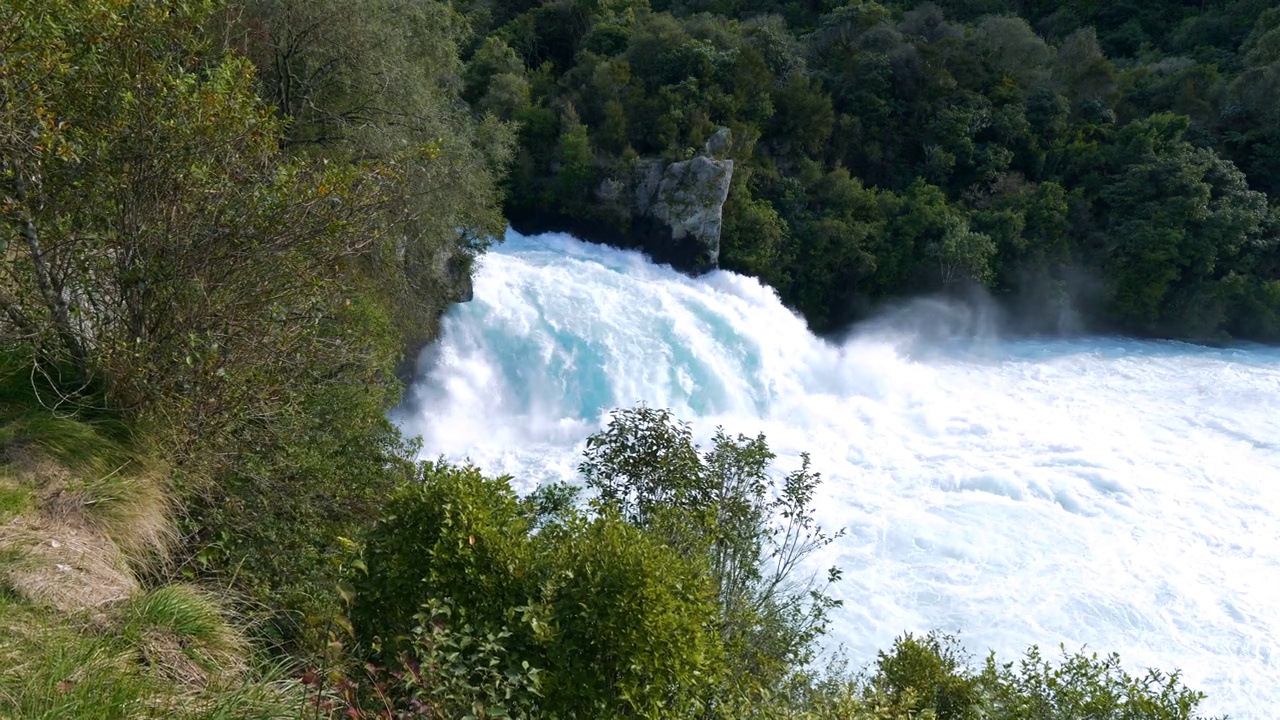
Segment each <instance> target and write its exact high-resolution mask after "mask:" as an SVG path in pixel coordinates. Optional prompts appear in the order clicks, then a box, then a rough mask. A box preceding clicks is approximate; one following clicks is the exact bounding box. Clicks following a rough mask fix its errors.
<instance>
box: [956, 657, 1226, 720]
mask: <svg viewBox="0 0 1280 720" xmlns="http://www.w3.org/2000/svg"><path fill="white" fill-rule="evenodd" d="M1062 654H1063V657H1062V660H1061V662H1060V663H1054V662H1052V661H1050V660H1047V659H1045V658H1043V657H1042V656H1041V654H1040V651H1039V650H1038V649H1037V648H1031V649H1030V650H1028V651H1027V654H1026V656H1025V657H1024V658H1023V659H1022V660H1021V661H1020V662H1019V663H1017V664H1016V665H1015V664H1014V663H1003V664H1001V663H997V662H996V660H995V658H994V657H988V658H987V661H986V665H985V666H984V667H983V670H982V673H981V675H980V676H979V677H978V682H979V683H980V685H981V687H982V688H983V690H984V691H985V693H986V694H987V700H986V703H985V705H986V709H987V712H988V714H987V717H991V718H999V719H1001V720H1003V719H1005V718H1008V720H1014V718H1017V719H1018V720H1023V719H1024V718H1025V719H1029V720H1041V719H1042V718H1043V719H1044V720H1048V718H1059V717H1093V718H1105V719H1107V720H1110V719H1113V718H1114V719H1115V720H1120V719H1121V718H1132V717H1141V718H1152V720H1184V719H1190V718H1200V717H1202V716H1201V715H1200V714H1199V713H1198V712H1196V708H1197V706H1198V705H1199V704H1200V701H1201V700H1203V699H1204V695H1203V694H1202V693H1198V692H1194V691H1192V690H1189V689H1187V688H1186V687H1184V686H1183V685H1182V683H1181V681H1180V679H1179V677H1178V674H1177V673H1172V674H1165V673H1162V672H1160V671H1159V670H1154V669H1153V670H1149V671H1147V672H1146V673H1145V674H1143V675H1140V676H1137V677H1135V676H1132V675H1129V674H1128V673H1127V672H1125V671H1124V670H1123V669H1122V668H1121V667H1120V658H1119V657H1117V656H1116V655H1108V656H1107V657H1105V658H1099V657H1098V655H1097V654H1096V653H1095V654H1088V655H1086V654H1084V653H1075V654H1068V653H1067V652H1066V650H1065V648H1064V649H1063V651H1062Z"/></svg>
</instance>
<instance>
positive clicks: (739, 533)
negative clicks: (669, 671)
mask: <svg viewBox="0 0 1280 720" xmlns="http://www.w3.org/2000/svg"><path fill="white" fill-rule="evenodd" d="M773 459H774V455H773V454H772V453H771V452H770V451H769V448H768V445H767V444H766V442H765V439H764V437H763V436H758V437H755V438H749V437H746V436H742V435H739V436H737V437H736V438H734V437H730V436H728V435H726V434H725V433H723V432H717V433H716V436H715V438H714V440H713V443H712V447H711V448H710V449H709V450H707V451H705V452H701V451H700V450H699V449H698V448H697V446H696V445H694V443H693V441H692V436H691V434H690V431H689V428H688V426H687V425H683V424H680V423H677V422H675V421H674V420H673V419H672V417H671V414H670V413H669V412H667V411H665V410H656V409H652V408H647V407H643V406H642V407H637V408H631V409H628V410H620V411H617V412H615V413H614V414H613V415H612V417H611V419H610V422H609V424H608V426H607V427H606V428H605V429H604V430H602V431H601V432H599V433H597V434H595V435H593V436H591V437H590V438H588V440H587V450H586V453H585V458H584V460H583V462H582V464H581V466H580V469H581V472H582V474H583V476H584V478H585V479H586V484H587V487H588V488H590V489H592V490H594V491H596V492H597V493H598V497H597V503H598V505H599V507H601V508H602V509H603V510H604V511H605V512H609V513H618V515H619V516H620V517H622V518H623V519H624V520H626V521H627V522H628V523H631V524H632V525H634V526H636V527H638V528H640V529H642V530H644V531H645V532H646V533H650V534H653V535H655V536H656V537H657V538H659V539H661V540H662V541H663V542H665V543H666V544H667V545H668V546H670V547H672V548H675V549H676V550H678V551H679V552H680V553H681V554H683V555H684V556H686V557H692V558H699V557H700V558H704V559H705V560H704V561H705V562H706V563H707V564H708V567H709V569H710V575H711V578H712V582H713V587H714V589H715V596H716V599H717V605H718V608H719V613H718V614H719V621H718V624H719V631H720V635H721V637H722V641H723V642H724V644H725V646H726V648H727V652H728V659H729V662H730V663H731V666H730V678H729V680H728V682H729V683H730V684H731V685H732V686H735V687H738V688H740V689H749V691H750V692H755V691H758V690H760V689H765V688H769V687H771V683H774V682H776V681H778V680H779V679H780V678H783V677H785V676H786V675H787V674H789V673H790V672H792V671H793V670H794V669H795V668H798V667H800V666H802V665H803V664H804V663H806V662H807V661H808V660H809V659H811V658H812V653H813V651H814V648H813V643H814V641H815V640H816V639H817V638H818V637H819V636H820V635H821V634H822V633H823V632H824V630H825V628H826V624H827V621H828V613H829V612H830V610H831V609H832V608H834V607H836V606H838V605H839V601H836V600H834V599H832V598H830V597H829V596H827V595H826V594H825V591H824V588H823V586H822V585H821V584H818V583H817V582H815V578H813V577H806V576H804V575H803V574H802V573H803V569H804V564H805V562H806V559H807V558H809V557H810V556H811V555H812V554H813V553H814V552H816V551H817V550H819V549H820V548H822V547H824V546H826V545H827V544H829V543H830V542H832V540H833V539H834V538H835V537H839V535H840V534H841V533H837V534H836V535H834V536H832V535H828V534H827V533H826V532H825V531H823V529H822V528H821V527H820V526H818V525H817V523H816V522H815V520H814V518H813V510H812V500H813V494H814V491H815V489H816V488H817V485H818V483H819V476H818V475H817V474H816V473H814V472H812V471H811V470H810V469H809V460H808V457H807V456H804V457H803V458H802V462H801V466H800V468H799V469H797V470H795V471H794V472H792V473H789V474H787V475H786V476H785V477H784V478H783V480H782V482H781V484H776V483H775V481H774V480H773V479H772V478H771V477H770V475H769V466H770V464H771V463H772V461H773ZM842 532H843V531H842ZM839 575H840V574H839V571H838V570H836V569H835V568H832V569H831V570H830V571H829V573H828V576H827V578H826V583H827V584H828V585H829V584H830V583H833V582H836V581H837V580H838V579H839Z"/></svg>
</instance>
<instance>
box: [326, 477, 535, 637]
mask: <svg viewBox="0 0 1280 720" xmlns="http://www.w3.org/2000/svg"><path fill="white" fill-rule="evenodd" d="M531 553H532V550H531V548H530V545H529V536H528V528H527V524H526V521H525V518H524V515H523V513H522V511H521V507H520V504H519V502H518V501H517V500H516V496H515V493H513V492H512V491H511V488H510V486H509V485H508V481H507V479H506V478H496V479H490V478H486V477H484V476H483V475H481V474H480V472H479V471H478V470H476V469H475V468H454V467H450V466H446V465H441V464H435V463H428V464H425V465H423V466H422V468H421V470H420V473H419V476H418V480H417V482H414V483H409V484H406V485H404V486H403V487H401V488H400V489H398V490H397V491H396V493H395V494H394V495H392V496H391V497H388V498H386V500H385V501H384V510H383V514H382V517H381V518H380V519H379V521H378V524H377V526H376V527H375V528H374V530H373V531H372V532H371V533H370V534H369V536H368V538H367V539H366V545H365V552H364V558H363V561H364V564H365V566H366V567H367V568H368V571H367V575H365V576H363V577H362V578H361V580H360V583H359V585H358V595H357V598H358V601H357V603H356V604H355V606H354V608H353V609H352V615H351V617H352V620H353V622H354V624H355V626H356V627H357V628H358V629H359V630H360V632H361V636H362V638H363V639H364V640H365V642H367V643H369V644H373V645H377V644H381V645H382V646H383V647H385V648H387V650H388V651H389V652H390V654H389V657H394V656H395V654H396V652H398V651H399V649H400V647H399V646H400V644H401V641H400V640H399V638H400V636H404V637H408V635H409V634H410V630H411V629H412V628H413V627H414V626H415V624H416V623H415V621H414V618H415V616H416V615H417V614H418V613H419V609H420V606H421V605H422V604H423V603H425V602H427V601H428V600H429V599H431V598H435V599H438V600H442V601H443V600H446V599H447V600H449V601H451V602H452V603H453V607H454V615H455V617H456V618H458V619H459V620H462V621H464V622H475V623H480V622H488V623H494V622H496V624H497V625H499V626H501V625H502V624H504V622H505V621H506V620H507V617H506V616H507V613H508V611H511V612H514V609H515V608H517V607H519V606H521V605H523V604H525V602H526V601H527V600H528V588H527V586H526V585H525V584H524V583H525V581H524V579H523V578H522V575H524V574H525V573H527V568H528V566H529V564H530V562H531V559H530V557H531Z"/></svg>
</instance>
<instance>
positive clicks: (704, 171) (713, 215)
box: [631, 128, 733, 274]
mask: <svg viewBox="0 0 1280 720" xmlns="http://www.w3.org/2000/svg"><path fill="white" fill-rule="evenodd" d="M728 145H729V131H728V129H726V128H721V129H720V130H719V131H718V132H716V134H715V135H713V136H712V137H711V139H710V140H708V141H707V143H706V147H705V148H704V154H702V155H699V156H697V157H694V158H691V159H689V160H681V161H679V162H672V163H666V162H664V161H662V160H637V161H636V163H635V168H634V180H633V182H634V185H635V195H634V206H633V208H632V218H631V223H632V231H633V235H634V236H635V237H636V240H637V241H638V242H637V243H636V245H637V246H638V247H640V249H642V250H644V251H645V253H646V254H648V255H649V256H650V257H652V258H653V259H654V260H655V261H657V262H663V263H670V264H671V265H672V266H673V267H675V268H676V269H678V270H681V271H684V272H691V273H695V274H697V273H702V272H706V271H708V270H714V269H715V268H716V267H717V266H718V263H719V260H720V226H721V220H722V213H723V209H724V202H725V199H726V198H728V197H729V184H730V182H731V181H732V179H733V161H732V160H727V159H726V160H719V159H717V158H716V157H715V156H716V155H717V154H723V153H724V152H725V151H726V150H727V149H728Z"/></svg>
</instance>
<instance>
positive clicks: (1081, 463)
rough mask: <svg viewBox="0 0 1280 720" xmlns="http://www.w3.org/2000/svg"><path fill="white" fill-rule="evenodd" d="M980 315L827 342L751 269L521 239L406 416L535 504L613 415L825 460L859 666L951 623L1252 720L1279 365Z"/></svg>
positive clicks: (1278, 445) (1265, 589) (1009, 647)
mask: <svg viewBox="0 0 1280 720" xmlns="http://www.w3.org/2000/svg"><path fill="white" fill-rule="evenodd" d="M946 312H952V310H950V309H948V308H946V306H943V305H938V306H935V307H930V306H917V307H915V309H914V310H913V311H912V313H913V315H912V317H913V318H915V319H917V320H918V319H919V318H921V317H923V318H926V319H929V318H933V319H936V318H938V317H941V316H943V314H944V313H946ZM960 321H961V322H959V323H957V321H956V320H955V319H948V321H947V322H936V321H931V322H929V323H926V324H925V326H926V327H927V328H932V329H928V330H927V331H926V330H922V329H921V325H920V324H919V323H917V322H914V321H913V322H911V323H906V322H899V321H894V320H890V321H885V322H881V323H878V324H876V325H874V326H872V327H869V328H865V329H863V330H862V331H860V332H858V333H857V334H855V335H853V336H852V337H850V338H849V339H847V340H845V341H843V342H841V343H828V342H825V341H822V340H820V339H818V338H816V337H814V336H813V335H811V334H810V333H809V332H808V331H807V329H806V328H805V325H804V323H803V322H802V321H801V320H800V319H798V318H797V317H796V316H794V315H793V314H792V313H791V312H790V311H788V310H787V309H786V308H785V307H784V306H782V305H781V304H780V303H779V302H778V300H777V298H776V296H775V295H774V293H773V292H772V290H770V289H768V288H766V287H763V286H761V285H760V283H758V282H757V281H755V280H753V279H750V278H745V277H741V276H738V275H734V274H732V273H728V272H716V273H712V274H710V275H707V276H704V277H702V278H698V279H691V278H687V277H684V276H681V275H679V274H676V273H674V272H672V271H671V270H670V268H666V267H658V266H654V265H652V264H650V263H649V262H647V261H646V260H645V259H644V258H643V256H641V255H639V254H636V253H630V252H623V251H617V250H612V249H608V248H603V247H598V246H592V245H586V244H583V243H580V242H578V241H576V240H574V239H572V238H570V237H567V236H563V235H548V236H540V237H536V238H526V237H522V236H520V235H517V234H515V233H510V234H509V235H508V239H507V241H506V242H505V243H504V244H503V245H501V246H499V247H498V248H496V249H495V250H494V251H493V252H491V253H489V254H488V255H486V256H485V257H484V258H483V260H482V265H481V269H480V272H479V274H478V276H477V278H476V281H475V299H474V300H473V301H472V302H470V303H467V304H464V305H459V306H456V307H455V308H453V309H452V310H451V311H450V313H449V314H448V315H447V316H446V318H445V319H444V322H443V333H442V337H441V340H440V341H439V342H438V343H437V344H436V345H434V346H432V347H431V348H429V349H428V350H427V351H425V352H424V355H423V358H422V361H421V378H420V381H419V382H418V383H417V384H416V385H415V387H414V390H413V392H412V397H411V398H410V400H409V401H408V403H407V404H406V406H405V407H404V408H402V409H401V411H400V412H399V413H398V415H397V419H398V421H399V422H400V423H401V425H402V427H403V428H404V429H405V430H406V431H407V432H409V433H412V434H416V435H421V436H422V437H423V441H424V454H425V455H427V456H431V457H434V456H437V455H444V456H446V457H449V458H451V459H454V460H464V459H469V460H471V461H473V462H475V463H476V464H477V465H479V466H480V467H482V468H483V469H485V470H486V471H489V472H492V473H506V474H510V475H512V476H514V478H515V485H516V487H517V488H521V489H529V488H531V487H533V486H535V485H536V484H537V483H540V482H544V481H546V480H550V479H565V478H568V479H573V478H575V476H576V472H575V468H576V465H577V462H578V458H579V455H580V452H581V448H582V443H583V440H584V439H585V438H586V436H587V435H588V434H590V433H591V432H593V431H594V430H596V429H597V428H599V427H601V426H602V425H603V423H604V422H605V421H606V420H607V417H606V413H607V411H608V410H609V409H612V408H614V407H619V406H626V405H632V404H635V403H637V402H646V403H648V404H650V405H653V406H659V407H668V408H671V409H672V410H673V411H674V412H675V413H676V415H677V416H679V417H681V418H684V419H687V420H690V421H693V422H694V429H695V433H696V434H697V435H698V436H699V437H701V438H704V439H705V438H708V437H709V436H710V435H711V433H712V432H713V431H714V428H715V427H716V426H717V425H721V426H723V427H724V428H725V429H726V430H728V431H729V432H744V433H749V434H755V433H756V432H764V433H765V434H766V435H767V436H768V438H769V443H770V446H771V448H772V449H773V450H774V451H775V452H777V453H778V455H779V465H780V466H781V468H782V469H784V470H786V469H792V468H794V467H795V466H796V465H797V464H798V462H799V460H798V456H799V453H800V452H802V451H806V450H807V451H809V452H810V454H811V455H812V458H813V464H814V467H815V468H816V469H818V470H820V471H821V472H822V473H823V476H824V478H825V483H824V485H823V486H822V488H821V491H820V494H819V502H818V507H819V509H820V518H821V520H822V522H823V523H824V525H825V526H827V527H828V528H832V529H834V528H838V527H845V528H847V529H848V534H847V535H846V537H844V538H842V539H841V540H840V541H839V542H838V543H837V544H836V545H834V546H832V547H831V548H828V552H827V554H826V555H825V556H824V557H822V558H819V561H820V564H821V565H828V564H833V563H834V564H838V565H840V566H841V567H843V568H844V569H845V580H844V581H843V582H842V583H841V585H840V586H839V588H838V592H837V594H838V596H839V597H841V598H842V599H843V600H844V602H845V605H844V607H843V608H842V609H841V610H840V611H839V615H838V618H837V622H836V623H835V628H834V639H835V640H836V641H838V642H841V643H844V644H845V646H846V648H847V649H848V651H849V655H850V656H851V658H852V659H853V660H854V661H855V662H859V663H861V662H867V661H870V660H871V659H873V658H874V654H875V651H876V650H878V649H881V648H884V647H887V646H888V644H889V643H890V642H891V641H892V639H893V638H894V637H895V636H896V635H897V634H899V633H901V632H902V631H904V630H911V631H921V630H928V629H931V628H937V629H942V630H946V631H960V632H961V633H962V639H963V640H964V642H965V644H966V645H967V646H968V647H969V648H971V649H972V650H974V651H975V652H977V653H978V654H982V653H984V652H985V650H986V649H987V648H991V649H994V650H996V651H997V652H998V653H999V654H1000V655H1001V656H1003V657H1007V658H1009V659H1013V658H1014V657H1016V656H1017V655H1018V654H1020V653H1021V652H1022V650H1023V649H1025V647H1027V646H1028V645H1031V644H1039V645H1040V646H1041V647H1047V648H1053V647H1056V646H1057V645H1058V644H1059V643H1065V644H1066V646H1067V648H1068V649H1071V650H1075V649H1079V648H1080V647H1082V646H1088V647H1089V648H1090V649H1093V650H1097V651H1100V652H1101V651H1112V650H1114V651H1116V652H1119V653H1120V654H1121V656H1122V657H1123V659H1124V661H1125V663H1126V665H1127V666H1129V667H1130V668H1133V669H1139V668H1142V667H1147V666H1152V667H1160V668H1163V669H1172V668H1175V667H1176V668H1181V669H1182V670H1183V672H1184V677H1185V678H1186V680H1187V681H1188V683H1189V684H1191V685H1192V686H1193V687H1196V688H1198V689H1201V690H1204V691H1205V692H1207V693H1208V694H1209V696H1210V697H1209V701H1208V703H1207V705H1206V707H1207V709H1209V710H1212V711H1216V712H1230V713H1231V715H1232V716H1233V717H1237V718H1250V717H1253V718H1261V717H1263V716H1264V715H1265V714H1266V713H1265V712H1264V708H1274V707H1276V706H1278V705H1280V646H1278V645H1277V642H1278V641H1277V638H1280V599H1277V596H1276V594H1275V593H1276V589H1277V588H1280V522H1278V519H1280V350H1277V349H1268V348H1232V349H1208V348H1202V347H1197V346H1191V345H1185V344H1180V343H1167V342H1164V343H1156V342H1139V341H1131V340H1119V339H1114V338H1090V339H1077V340H1050V341H1031V340H1018V341H1004V340H1000V339H999V338H997V337H995V336H994V335H992V334H990V333H987V332H977V333H976V334H975V333H974V332H973V331H974V330H975V329H977V330H979V331H981V330H983V329H984V328H986V324H985V322H984V321H983V319H982V318H974V317H963V318H960ZM957 324H959V325H961V326H963V327H964V328H966V330H965V332H962V333H951V334H948V333H947V332H945V331H944V332H938V328H943V329H945V328H954V327H956V326H957Z"/></svg>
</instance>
